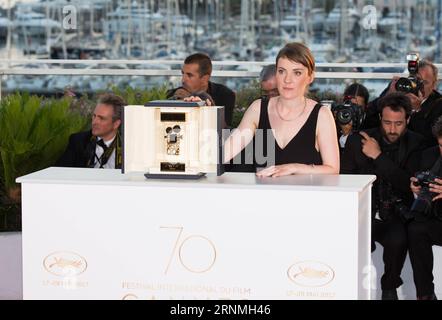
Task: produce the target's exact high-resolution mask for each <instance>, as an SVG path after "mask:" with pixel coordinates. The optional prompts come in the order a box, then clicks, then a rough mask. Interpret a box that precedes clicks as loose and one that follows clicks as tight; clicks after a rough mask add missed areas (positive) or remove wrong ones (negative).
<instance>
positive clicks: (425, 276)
mask: <svg viewBox="0 0 442 320" xmlns="http://www.w3.org/2000/svg"><path fill="white" fill-rule="evenodd" d="M433 133H434V136H435V137H436V138H437V141H438V143H439V145H438V146H436V147H432V148H430V149H428V150H425V151H424V152H423V154H422V160H421V168H420V169H421V170H429V172H430V174H431V175H434V176H438V177H442V117H440V118H439V119H438V120H437V122H436V123H435V125H434V127H433ZM420 182H421V181H419V179H417V178H416V177H412V178H411V184H410V188H411V190H412V191H413V193H414V194H415V197H416V200H415V201H419V199H420V198H422V197H429V200H430V201H431V203H430V204H429V206H430V208H428V209H429V210H431V211H429V212H428V213H427V214H424V215H423V216H422V215H421V216H417V217H416V218H415V219H414V220H413V221H411V222H410V224H409V225H408V238H409V251H410V261H411V265H412V267H413V278H414V284H415V286H416V296H417V299H418V300H436V299H437V298H436V295H435V294H434V283H433V250H432V246H433V245H438V246H442V201H441V199H442V179H438V178H434V179H431V181H430V184H428V186H425V185H424V186H421V185H419V184H420ZM416 184H418V185H416ZM428 191H429V193H428ZM428 202H429V201H428ZM411 213H413V211H412V212H411Z"/></svg>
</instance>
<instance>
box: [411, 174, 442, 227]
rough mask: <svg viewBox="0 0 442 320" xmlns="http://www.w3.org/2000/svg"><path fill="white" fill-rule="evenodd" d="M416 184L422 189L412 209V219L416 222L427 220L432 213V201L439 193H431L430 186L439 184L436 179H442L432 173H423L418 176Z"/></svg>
mask: <svg viewBox="0 0 442 320" xmlns="http://www.w3.org/2000/svg"><path fill="white" fill-rule="evenodd" d="M416 179H417V181H416V182H413V184H414V185H415V186H416V187H417V186H420V187H421V191H420V192H419V195H418V197H417V198H416V199H415V200H414V202H413V204H412V205H411V209H410V217H411V218H415V219H416V220H426V219H428V217H429V216H430V215H431V212H432V205H433V203H432V200H433V198H434V197H435V196H436V195H437V193H434V192H431V191H430V184H438V183H437V182H436V181H435V179H440V177H438V176H437V175H435V174H434V173H432V172H431V171H422V172H419V173H417V174H416Z"/></svg>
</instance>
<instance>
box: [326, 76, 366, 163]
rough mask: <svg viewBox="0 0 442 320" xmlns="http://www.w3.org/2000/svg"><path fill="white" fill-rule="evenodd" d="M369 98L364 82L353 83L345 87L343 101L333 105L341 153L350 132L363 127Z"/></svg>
mask: <svg viewBox="0 0 442 320" xmlns="http://www.w3.org/2000/svg"><path fill="white" fill-rule="evenodd" d="M368 98H369V93H368V90H367V88H366V87H364V86H363V85H362V84H359V83H353V84H351V85H350V86H348V87H347V88H346V89H345V91H344V101H343V103H342V104H339V105H333V106H332V107H331V110H332V112H333V116H334V117H335V121H336V127H337V129H338V130H337V132H338V142H339V152H340V154H341V155H342V153H343V151H344V147H345V143H346V142H347V138H348V137H349V136H350V134H352V133H353V132H357V131H358V130H360V129H361V128H362V125H363V123H364V119H365V108H366V106H367V103H368Z"/></svg>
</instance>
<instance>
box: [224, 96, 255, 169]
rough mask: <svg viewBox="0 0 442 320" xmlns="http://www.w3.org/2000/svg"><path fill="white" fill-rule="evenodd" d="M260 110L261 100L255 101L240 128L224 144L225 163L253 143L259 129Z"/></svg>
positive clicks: (247, 111) (248, 109)
mask: <svg viewBox="0 0 442 320" xmlns="http://www.w3.org/2000/svg"><path fill="white" fill-rule="evenodd" d="M260 110H261V100H256V101H254V102H253V103H252V104H251V105H250V107H248V108H247V110H246V112H245V114H244V116H243V118H242V120H241V123H240V124H239V126H238V128H236V129H234V130H233V132H232V134H231V135H230V136H229V138H227V140H226V142H225V143H224V163H226V162H229V161H230V160H231V159H232V158H234V157H235V156H236V155H237V154H238V153H240V152H241V150H242V149H244V148H245V146H246V145H248V144H249V142H250V141H252V139H253V136H254V135H255V130H256V128H257V127H258V122H259V114H260Z"/></svg>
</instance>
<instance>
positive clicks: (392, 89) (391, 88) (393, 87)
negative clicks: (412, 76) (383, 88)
mask: <svg viewBox="0 0 442 320" xmlns="http://www.w3.org/2000/svg"><path fill="white" fill-rule="evenodd" d="M398 80H399V77H393V79H392V80H391V83H390V86H389V87H388V91H387V94H388V93H393V92H397V90H396V82H397V81H398Z"/></svg>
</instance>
